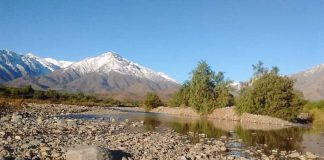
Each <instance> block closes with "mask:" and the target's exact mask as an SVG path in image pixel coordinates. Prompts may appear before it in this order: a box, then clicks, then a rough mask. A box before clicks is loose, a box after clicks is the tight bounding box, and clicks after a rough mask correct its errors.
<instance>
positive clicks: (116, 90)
mask: <svg viewBox="0 0 324 160" xmlns="http://www.w3.org/2000/svg"><path fill="white" fill-rule="evenodd" d="M289 76H290V77H291V78H292V79H294V80H295V81H296V82H295V86H294V87H295V88H296V89H298V90H300V91H302V92H303V94H304V96H305V97H306V98H307V99H310V100H322V99H324V64H321V65H318V66H315V67H314V68H311V69H308V70H306V71H303V72H299V73H296V74H292V75H289ZM0 83H1V84H5V85H9V86H13V87H21V86H24V85H32V86H33V88H35V89H41V90H45V89H55V90H60V91H66V92H84V93H87V94H95V95H103V96H106V95H109V96H112V97H114V98H117V99H142V98H143V97H144V95H145V94H146V93H147V92H156V93H158V94H159V95H160V96H161V97H162V99H167V98H169V97H170V95H171V94H172V93H173V92H175V91H176V90H177V89H178V88H179V87H180V83H178V82H177V81H176V80H174V79H172V78H171V77H169V76H168V75H166V74H164V73H162V72H155V71H153V70H152V69H149V68H146V67H144V66H141V65H139V64H137V63H134V62H131V61H129V60H127V59H125V58H123V57H122V56H120V55H119V54H117V53H114V52H107V53H103V54H101V55H98V56H96V57H91V58H86V59H84V60H81V61H78V62H69V61H58V60H55V59H52V58H40V57H38V56H35V55H33V54H31V53H28V54H26V55H23V54H18V53H15V52H12V51H8V50H0ZM232 87H233V88H234V89H235V90H239V89H240V84H239V83H233V84H232Z"/></svg>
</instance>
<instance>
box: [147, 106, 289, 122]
mask: <svg viewBox="0 0 324 160" xmlns="http://www.w3.org/2000/svg"><path fill="white" fill-rule="evenodd" d="M151 112H153V113H165V114H171V115H179V116H185V117H199V116H200V115H199V114H197V113H196V112H195V111H194V110H193V109H192V108H189V107H178V108H171V107H158V108H155V109H153V110H152V111H151ZM207 117H208V118H211V119H221V120H231V121H240V122H243V123H246V122H248V123H259V124H271V125H282V126H294V125H295V124H293V123H291V122H288V121H285V120H282V119H279V118H274V117H270V116H263V115H254V114H249V113H244V114H242V115H238V114H237V113H235V111H234V107H226V108H219V109H215V110H214V111H213V112H212V113H211V114H209V115H207Z"/></svg>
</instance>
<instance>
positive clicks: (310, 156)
mask: <svg viewBox="0 0 324 160" xmlns="http://www.w3.org/2000/svg"><path fill="white" fill-rule="evenodd" d="M306 157H307V158H308V159H316V158H317V156H316V155H314V154H313V153H311V152H306Z"/></svg>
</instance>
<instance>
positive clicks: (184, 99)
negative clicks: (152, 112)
mask: <svg viewBox="0 0 324 160" xmlns="http://www.w3.org/2000/svg"><path fill="white" fill-rule="evenodd" d="M229 83H230V81H228V80H225V76H224V73H223V72H218V73H217V74H215V72H214V71H213V70H212V69H211V68H210V66H209V65H208V64H207V63H206V62H205V61H200V62H198V66H197V67H196V69H194V70H193V71H192V79H191V80H190V81H189V82H187V83H185V84H184V85H183V86H182V88H181V89H180V91H179V92H178V93H177V94H176V95H175V97H174V100H175V102H177V103H176V105H179V104H181V103H182V104H188V105H189V106H190V107H192V108H194V109H195V110H196V111H197V112H199V113H201V114H207V113H210V112H211V111H213V110H214V109H215V108H220V107H225V106H228V105H231V102H233V97H232V95H231V94H230V93H229Z"/></svg>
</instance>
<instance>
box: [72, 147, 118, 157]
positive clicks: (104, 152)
mask: <svg viewBox="0 0 324 160" xmlns="http://www.w3.org/2000/svg"><path fill="white" fill-rule="evenodd" d="M111 159H112V155H111V151H110V150H108V149H105V148H101V147H97V146H80V147H77V148H72V149H69V150H68V151H67V153H66V160H111Z"/></svg>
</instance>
